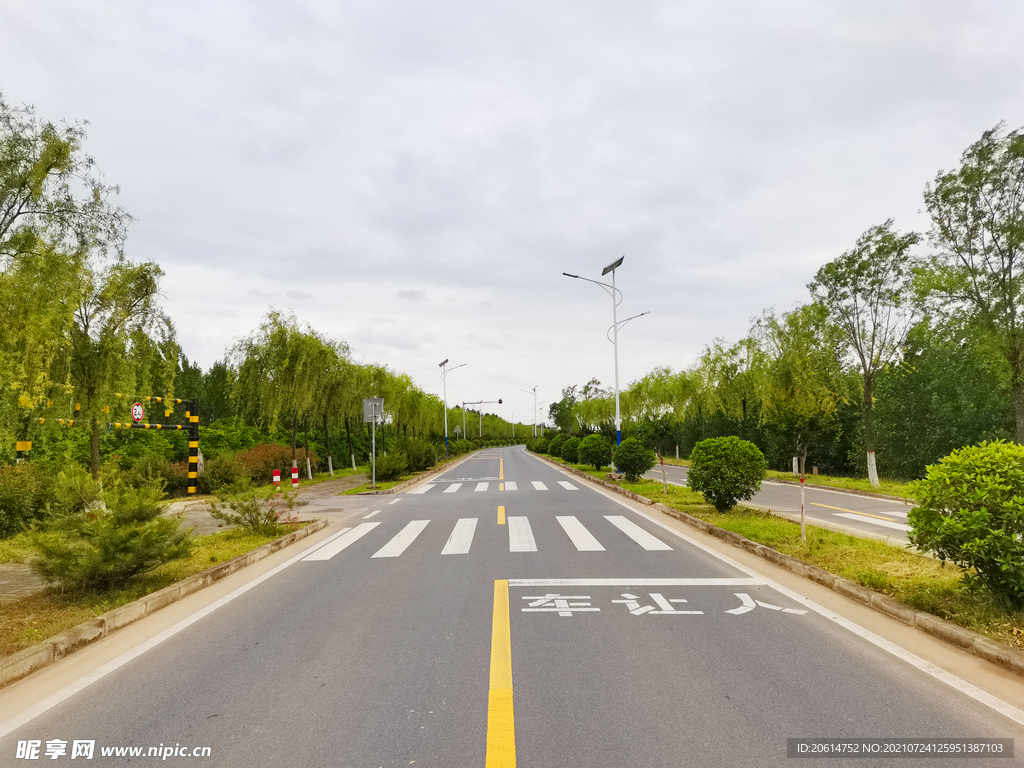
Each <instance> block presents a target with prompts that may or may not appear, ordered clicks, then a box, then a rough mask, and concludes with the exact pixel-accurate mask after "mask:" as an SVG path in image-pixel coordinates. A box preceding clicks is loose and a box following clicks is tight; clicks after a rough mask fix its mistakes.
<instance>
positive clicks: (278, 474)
mask: <svg viewBox="0 0 1024 768" xmlns="http://www.w3.org/2000/svg"><path fill="white" fill-rule="evenodd" d="M274 488H276V489H277V490H279V491H280V490H281V470H280V469H275V470H274Z"/></svg>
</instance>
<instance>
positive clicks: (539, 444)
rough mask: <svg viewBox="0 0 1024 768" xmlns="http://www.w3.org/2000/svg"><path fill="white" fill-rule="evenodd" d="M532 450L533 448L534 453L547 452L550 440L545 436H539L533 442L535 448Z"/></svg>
mask: <svg viewBox="0 0 1024 768" xmlns="http://www.w3.org/2000/svg"><path fill="white" fill-rule="evenodd" d="M532 450H533V452H534V453H547V452H548V441H547V440H545V439H544V438H543V437H541V438H539V439H538V440H537V441H536V442H535V443H534V444H533V449H532Z"/></svg>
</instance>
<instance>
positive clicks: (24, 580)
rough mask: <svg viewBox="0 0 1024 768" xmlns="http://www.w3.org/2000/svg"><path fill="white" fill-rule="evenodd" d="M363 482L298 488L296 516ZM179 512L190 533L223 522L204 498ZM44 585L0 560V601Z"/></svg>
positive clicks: (24, 568) (173, 510) (187, 502)
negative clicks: (182, 515)
mask: <svg viewBox="0 0 1024 768" xmlns="http://www.w3.org/2000/svg"><path fill="white" fill-rule="evenodd" d="M365 482H366V475H365V474H362V475H352V476H351V477H339V478H338V479H336V480H325V481H324V482H322V483H318V484H317V485H311V486H309V487H308V488H301V489H299V493H298V501H299V504H300V506H299V507H297V508H296V510H295V511H296V513H297V514H298V518H299V520H311V519H313V518H314V517H316V516H317V513H318V512H320V511H321V510H324V509H325V508H327V507H330V506H334V505H333V504H332V501H335V500H336V501H337V502H338V504H337V506H339V507H340V506H342V505H343V504H344V502H343V501H342V499H344V498H345V497H339V496H338V494H339V493H341V492H342V491H345V490H348V489H349V488H354V487H356V486H357V485H362V484H363V483H365ZM181 512H184V513H185V514H184V517H185V520H184V525H185V527H186V528H192V535H193V536H205V535H207V534H210V533H216V532H217V531H220V530H224V527H225V525H226V524H225V523H224V522H223V521H221V520H217V519H216V518H215V517H213V516H211V515H210V511H209V502H208V501H207V500H203V501H197V500H193V499H178V500H177V501H173V502H171V503H170V504H169V505H168V506H167V513H166V514H169V515H176V514H179V513H181ZM46 588H47V584H46V582H45V581H44V580H43V579H42V577H40V576H38V575H37V574H36V573H35V572H34V571H33V570H32V568H31V567H30V566H28V565H27V564H25V563H0V603H5V602H11V601H14V600H23V599H24V598H26V597H31V596H32V595H35V594H37V593H39V592H42V591H44V590H45V589H46Z"/></svg>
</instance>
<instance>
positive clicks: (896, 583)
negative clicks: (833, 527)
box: [554, 459, 1024, 649]
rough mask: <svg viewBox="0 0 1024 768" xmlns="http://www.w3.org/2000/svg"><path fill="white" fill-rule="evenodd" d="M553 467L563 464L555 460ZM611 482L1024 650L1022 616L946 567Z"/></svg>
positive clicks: (681, 494) (673, 489) (687, 497)
mask: <svg viewBox="0 0 1024 768" xmlns="http://www.w3.org/2000/svg"><path fill="white" fill-rule="evenodd" d="M554 461H558V462H559V463H562V464H566V463H567V462H564V461H561V460H560V459H554ZM570 466H574V467H576V468H577V469H579V470H581V471H583V472H586V473H587V474H588V475H591V476H593V477H596V478H599V479H601V480H605V479H607V474H608V473H607V470H604V471H600V472H598V471H595V470H594V468H593V467H585V466H583V465H579V464H574V465H570ZM614 482H615V483H616V484H617V485H620V486H622V487H623V488H625V489H627V490H630V491H633V492H634V493H638V494H640V495H641V496H645V497H647V498H648V499H652V500H654V501H657V502H660V503H662V504H665V505H666V506H668V507H672V508H673V509H677V510H679V511H680V512H685V513H687V514H689V515H693V516H694V517H697V518H700V519H701V520H706V521H707V522H709V523H711V524H712V525H717V526H718V527H720V528H724V529H726V530H728V531H733V532H735V533H738V534H740V535H741V536H744V537H746V538H748V539H750V540H751V541H755V542H757V543H758V544H763V545H764V546H766V547H771V548H772V549H775V550H777V551H779V552H782V553H783V554H786V555H790V556H791V557H795V558H797V559H799V560H802V561H803V562H805V563H809V564H811V565H816V566H818V567H819V568H822V569H824V570H826V571H829V572H830V573H834V574H835V575H837V576H842V577H843V578H846V579H849V580H850V581H852V582H855V583H857V584H860V585H862V586H865V587H868V588H870V589H873V590H876V591H877V592H881V593H882V594H885V595H889V596H890V597H892V598H894V599H896V600H899V601H900V602H902V603H905V604H906V605H909V606H911V607H913V608H915V609H917V610H919V611H925V612H927V613H931V614H933V615H935V616H939V617H940V618H943V619H947V620H948V621H951V622H953V623H955V624H959V625H960V626H962V627H965V628H967V629H970V630H973V631H974V632H978V633H980V634H983V635H986V636H987V637H991V638H992V639H993V640H998V641H1000V642H1002V643H1006V644H1007V645H1010V646H1013V647H1015V648H1021V649H1024V611H1015V610H1010V609H1008V608H1006V607H1005V606H1003V605H1002V604H1001V603H1000V602H999V601H998V599H996V598H995V597H993V596H992V595H991V594H989V593H988V592H985V591H971V590H968V589H967V588H966V587H965V586H964V584H963V581H962V576H963V571H962V570H961V569H960V568H958V567H956V566H954V565H952V564H950V563H946V564H943V563H942V562H940V561H938V560H934V559H932V558H930V557H925V556H923V555H920V554H917V553H916V552H913V551H911V550H909V549H907V548H905V547H903V546H898V545H894V544H887V543H885V542H882V541H875V540H873V539H861V538H858V537H856V536H851V535H849V534H845V533H837V532H835V531H829V530H825V529H824V528H818V527H816V526H813V525H808V526H807V541H801V540H800V524H799V523H794V522H791V521H789V520H786V519H784V518H781V517H776V516H775V515H772V514H771V513H770V512H765V511H762V510H757V509H751V508H750V507H745V506H742V505H739V506H737V507H735V508H734V509H732V510H730V511H729V512H725V513H719V512H716V511H715V508H714V507H713V506H711V505H710V504H708V503H706V502H705V501H704V497H703V496H701V495H700V494H699V493H696V492H695V491H691V490H690V489H688V488H683V487H681V486H678V485H671V484H670V485H669V486H668V492H667V493H666V492H665V490H664V486H663V483H662V482H661V481H659V480H646V479H644V480H641V481H640V482H638V483H628V482H625V481H624V480H617V481H614ZM865 482H866V481H865Z"/></svg>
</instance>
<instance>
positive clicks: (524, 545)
mask: <svg viewBox="0 0 1024 768" xmlns="http://www.w3.org/2000/svg"><path fill="white" fill-rule="evenodd" d="M508 551H509V552H536V551H537V541H536V539H534V538H533V529H532V528H531V527H530V520H529V518H526V517H510V518H509V519H508Z"/></svg>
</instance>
